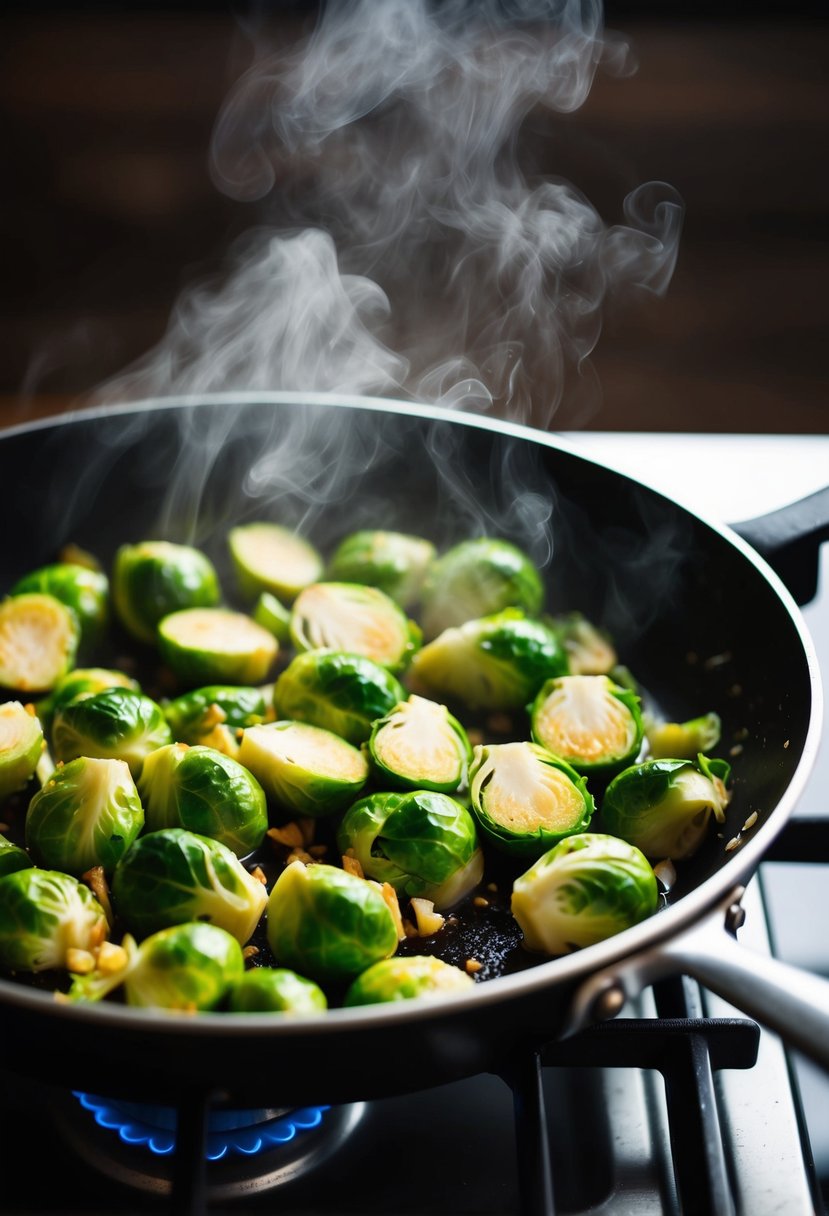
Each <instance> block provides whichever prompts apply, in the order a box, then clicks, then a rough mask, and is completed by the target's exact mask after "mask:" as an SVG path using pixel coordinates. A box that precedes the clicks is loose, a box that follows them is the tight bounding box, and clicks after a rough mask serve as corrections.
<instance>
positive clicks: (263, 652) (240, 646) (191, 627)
mask: <svg viewBox="0 0 829 1216" xmlns="http://www.w3.org/2000/svg"><path fill="white" fill-rule="evenodd" d="M158 649H159V652H160V654H161V657H162V658H163V659H164V661H165V663H167V664H168V666H169V667H170V669H171V670H172V672H173V674H174V675H175V676H176V678H177V679H178V680H179V681H180V682H181V683H182V684H184V685H186V686H188V687H190V688H193V687H196V686H197V685H202V684H221V683H229V684H261V683H262V682H263V681H264V680H265V679H267V676H268V673H269V672H270V670H271V667H272V666H273V663H274V660H275V659H276V656H277V654H278V652H279V643H278V642H277V640H276V638H275V637H274V636H273V634H272V633H268V631H267V629H263V628H262V626H261V625H257V623H256V621H255V620H254V619H253V617H251V616H247V615H246V614H245V613H244V612H231V611H229V610H228V609H226V608H185V609H182V611H181V612H173V613H171V615H170V616H165V617H164V619H163V620H162V621H161V622H160V623H159V626H158Z"/></svg>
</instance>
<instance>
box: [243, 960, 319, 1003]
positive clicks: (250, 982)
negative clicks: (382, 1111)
mask: <svg viewBox="0 0 829 1216" xmlns="http://www.w3.org/2000/svg"><path fill="white" fill-rule="evenodd" d="M227 1008H228V1011H229V1012H230V1013H286V1014H292V1013H323V1012H324V1011H325V1010H326V1009H327V1008H328V999H327V997H326V995H325V993H324V992H323V990H322V988H320V986H319V984H315V983H314V981H313V980H308V979H306V978H305V977H304V976H302V975H297V973H296V971H290V970H289V969H288V968H287V967H253V968H251V970H249V971H246V972H245V974H244V975H243V976H241V977H240V978H239V979H238V980H237V981H236V983H235V984H233V986H232V987H231V989H230V991H229V992H228V996H227Z"/></svg>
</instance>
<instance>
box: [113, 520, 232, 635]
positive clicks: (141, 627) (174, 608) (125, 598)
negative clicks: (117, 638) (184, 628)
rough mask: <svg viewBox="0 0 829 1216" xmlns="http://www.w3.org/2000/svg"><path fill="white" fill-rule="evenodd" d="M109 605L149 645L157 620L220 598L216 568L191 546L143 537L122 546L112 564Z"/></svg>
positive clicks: (203, 606) (133, 633)
mask: <svg viewBox="0 0 829 1216" xmlns="http://www.w3.org/2000/svg"><path fill="white" fill-rule="evenodd" d="M111 583H112V604H113V608H114V610H115V613H116V615H117V617H118V619H119V620H120V622H121V624H122V625H123V627H124V628H125V629H126V631H127V633H129V634H130V635H131V636H132V637H134V638H135V639H136V640H137V641H139V642H144V643H145V644H147V645H149V646H152V645H154V644H155V641H156V629H157V627H158V624H159V622H160V621H161V620H162V619H163V618H164V617H165V616H169V615H170V614H171V613H173V612H180V611H182V610H184V609H186V608H205V607H207V608H209V607H213V606H215V605H217V604H218V603H219V602H220V600H221V588H220V586H219V579H218V575H217V574H216V570H215V567H214V566H213V563H212V562H211V561H210V559H209V558H208V557H207V555H206V554H204V553H202V552H201V550H200V549H196V548H193V546H191V545H177V544H173V543H172V542H170V541H161V540H145V541H139V542H138V543H137V544H131V545H121V546H120V548H119V549H118V551H117V552H116V554H115V560H114V562H113V568H112V580H111Z"/></svg>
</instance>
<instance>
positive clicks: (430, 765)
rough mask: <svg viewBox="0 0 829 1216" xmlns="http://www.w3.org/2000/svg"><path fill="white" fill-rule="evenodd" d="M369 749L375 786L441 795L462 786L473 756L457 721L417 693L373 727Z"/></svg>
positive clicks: (443, 707) (446, 711)
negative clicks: (417, 790)
mask: <svg viewBox="0 0 829 1216" xmlns="http://www.w3.org/2000/svg"><path fill="white" fill-rule="evenodd" d="M368 751H369V755H370V756H371V763H372V767H373V769H374V772H375V775H376V777H377V779H378V780H379V781H380V782H383V783H385V784H387V785H389V786H391V787H392V788H396V789H412V790H414V789H421V790H436V791H438V792H441V793H445V794H452V793H455V792H456V791H457V790H459V789H460V787H461V786H462V785H463V784H464V782H465V781H466V775H467V766H468V763H469V760H470V758H471V756H472V748H471V746H470V743H469V738H468V736H467V734H466V731H465V730H464V728H463V726H461V724H460V722H459V721H458V719H457V718H456V717H454V716H453V715H452V714H450V712H449V710H448V709H447V708H446V706H445V705H441V704H440V703H439V702H437V701H431V700H429V699H428V698H427V697H418V696H416V695H412V696H411V697H409V698H408V700H406V701H401V702H400V703H399V704H398V705H395V707H394V709H393V710H392V711H391V713H389V714H386V715H385V716H384V717H382V718H379V719H378V720H377V721H376V722H375V723H374V725H373V727H372V730H371V736H370V738H369V740H368Z"/></svg>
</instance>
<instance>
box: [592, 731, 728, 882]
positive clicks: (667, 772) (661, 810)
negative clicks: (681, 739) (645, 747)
mask: <svg viewBox="0 0 829 1216" xmlns="http://www.w3.org/2000/svg"><path fill="white" fill-rule="evenodd" d="M729 773H730V769H729V766H728V765H727V764H726V763H725V762H724V761H717V760H711V761H707V760H706V759H705V757H704V756H702V755H700V756H698V757H697V760H696V762H694V761H690V760H683V759H665V760H646V761H644V762H643V763H642V764H636V765H631V766H630V767H629V768H626V769H624V770H623V771H622V772H621V773H619V774H618V776H616V777H614V778H613V780H612V781H611V783H610V785H609V786H608V787H607V790H606V791H605V795H604V798H603V799H602V805H601V812H602V820H603V823H604V825H605V827H606V828H607V830H608V831H609V832H613V833H614V834H615V835H616V836H619V837H620V838H621V839H622V840H627V841H628V842H629V843H630V844H633V845H636V847H637V848H639V849H641V851H642V852H643V853H644V854H645V855H646V856H647V857H649V858H651V859H652V860H654V861H661V860H663V859H665V858H671V860H673V861H679V860H681V859H682V858H685V857H690V856H691V855H692V854H693V853H695V852H696V850H697V849H698V848H699V846H700V844H701V843H702V841H703V839H704V838H705V836H706V834H707V831H708V825H709V821H710V819H711V817H712V816H713V817H714V818H715V819H716V820H717V822H719V823H722V822H723V821H724V819H725V808H726V806H727V805H728V802H729V793H728V791H727V789H726V782H727V781H728V776H729Z"/></svg>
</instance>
